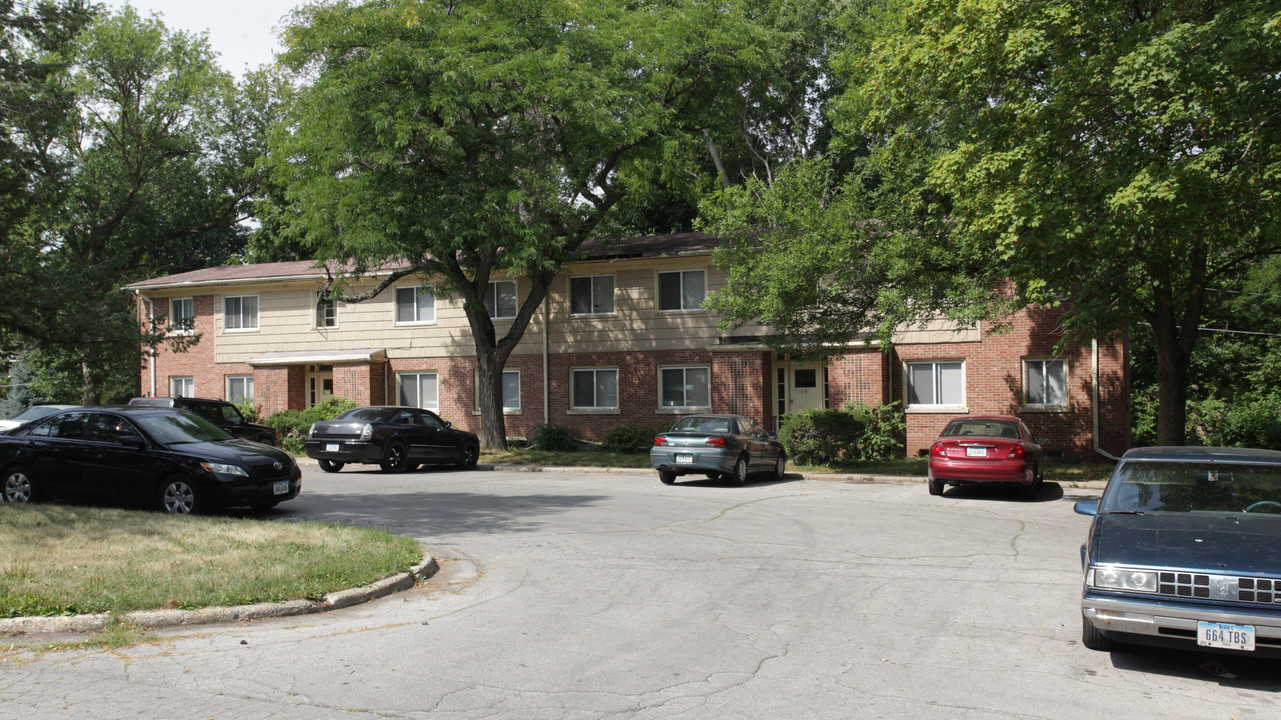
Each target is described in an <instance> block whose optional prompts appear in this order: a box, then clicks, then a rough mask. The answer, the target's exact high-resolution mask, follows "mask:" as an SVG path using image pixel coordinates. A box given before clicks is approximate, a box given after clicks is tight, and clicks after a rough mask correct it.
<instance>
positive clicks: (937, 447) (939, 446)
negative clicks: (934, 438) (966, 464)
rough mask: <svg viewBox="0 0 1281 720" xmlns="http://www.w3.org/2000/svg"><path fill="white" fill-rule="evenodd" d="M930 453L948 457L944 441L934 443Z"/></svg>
mask: <svg viewBox="0 0 1281 720" xmlns="http://www.w3.org/2000/svg"><path fill="white" fill-rule="evenodd" d="M930 454H931V455H938V456H939V457H947V452H946V451H945V450H944V449H943V443H934V444H933V445H931V446H930Z"/></svg>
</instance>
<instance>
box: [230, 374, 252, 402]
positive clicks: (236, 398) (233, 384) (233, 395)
mask: <svg viewBox="0 0 1281 720" xmlns="http://www.w3.org/2000/svg"><path fill="white" fill-rule="evenodd" d="M253 399H254V376H253V375H228V376H227V402H233V403H234V402H240V401H241V400H253Z"/></svg>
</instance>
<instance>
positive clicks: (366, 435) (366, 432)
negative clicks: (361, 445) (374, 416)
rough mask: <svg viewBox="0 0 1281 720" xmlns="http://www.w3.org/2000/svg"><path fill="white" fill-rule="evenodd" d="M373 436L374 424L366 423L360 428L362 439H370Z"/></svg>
mask: <svg viewBox="0 0 1281 720" xmlns="http://www.w3.org/2000/svg"><path fill="white" fill-rule="evenodd" d="M373 436H374V426H373V425H370V424H369V423H365V427H363V428H361V430H360V439H361V440H368V439H370V438H372V437H373Z"/></svg>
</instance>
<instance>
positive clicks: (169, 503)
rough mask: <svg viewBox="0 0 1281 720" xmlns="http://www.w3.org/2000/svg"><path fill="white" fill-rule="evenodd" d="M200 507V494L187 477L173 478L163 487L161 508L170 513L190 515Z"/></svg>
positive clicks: (161, 490)
mask: <svg viewBox="0 0 1281 720" xmlns="http://www.w3.org/2000/svg"><path fill="white" fill-rule="evenodd" d="M200 508H201V502H200V494H199V493H198V492H196V488H195V487H193V486H192V484H191V483H189V482H187V479H186V478H180V477H179V478H171V479H169V480H168V481H166V482H165V484H164V486H163V487H161V489H160V509H161V510H164V511H165V512H167V513H169V514H170V515H190V514H191V513H194V512H197V511H198V510H200Z"/></svg>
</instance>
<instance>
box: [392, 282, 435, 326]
mask: <svg viewBox="0 0 1281 720" xmlns="http://www.w3.org/2000/svg"><path fill="white" fill-rule="evenodd" d="M396 322H397V323H398V324H399V323H427V322H436V293H435V292H433V291H432V289H431V288H430V287H428V286H426V285H411V286H409V287H398V288H396Z"/></svg>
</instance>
